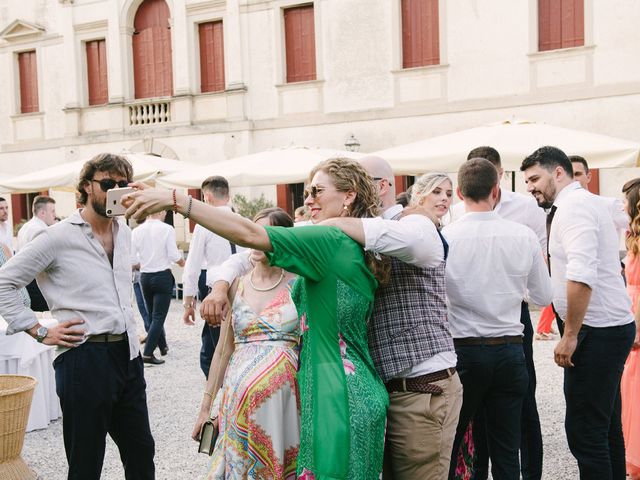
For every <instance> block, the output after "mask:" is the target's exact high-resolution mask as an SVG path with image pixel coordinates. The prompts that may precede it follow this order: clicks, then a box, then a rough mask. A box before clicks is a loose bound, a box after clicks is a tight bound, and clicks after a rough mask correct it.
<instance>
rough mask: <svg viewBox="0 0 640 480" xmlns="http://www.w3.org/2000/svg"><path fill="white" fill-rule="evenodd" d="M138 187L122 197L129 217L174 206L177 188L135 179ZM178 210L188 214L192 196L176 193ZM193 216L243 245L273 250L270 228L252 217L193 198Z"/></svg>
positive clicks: (264, 250) (205, 225)
mask: <svg viewBox="0 0 640 480" xmlns="http://www.w3.org/2000/svg"><path fill="white" fill-rule="evenodd" d="M130 186H132V187H134V188H136V189H137V190H136V191H135V192H133V193H131V194H129V195H125V196H123V197H122V204H123V205H124V206H125V207H127V211H126V214H125V215H126V217H127V218H134V219H139V218H143V217H146V216H147V215H150V214H152V213H155V212H159V211H161V210H172V209H173V208H174V205H173V192H174V191H173V190H159V189H156V188H149V187H147V186H146V185H144V184H142V183H132V184H130ZM175 199H176V206H177V211H178V213H180V214H182V215H185V214H187V210H188V209H189V201H190V200H189V196H188V195H184V194H181V193H177V192H176V195H175ZM188 215H189V218H190V219H191V220H193V221H194V222H196V223H198V224H199V225H202V226H203V227H204V228H206V229H207V230H211V231H212V232H213V233H215V234H217V235H220V236H221V237H224V238H226V239H227V240H230V241H231V242H233V243H235V244H237V245H241V246H243V247H248V248H253V249H256V250H261V251H263V252H269V251H271V250H272V247H271V241H270V240H269V236H268V235H267V231H266V230H265V229H264V228H263V227H262V226H260V225H256V224H255V223H253V222H252V221H250V220H249V219H246V218H244V217H241V216H240V215H237V214H235V213H233V212H229V211H227V210H225V209H222V208H216V207H212V206H211V205H207V204H206V203H203V202H201V201H199V200H195V199H192V200H191V210H190V211H189V212H188Z"/></svg>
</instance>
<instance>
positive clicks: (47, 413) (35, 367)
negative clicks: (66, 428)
mask: <svg viewBox="0 0 640 480" xmlns="http://www.w3.org/2000/svg"><path fill="white" fill-rule="evenodd" d="M52 322H53V323H55V320H51V319H41V320H40V323H42V324H43V325H47V324H49V325H50V324H51V323H52ZM6 330H7V323H6V322H5V321H4V319H3V318H2V317H0V373H8V374H14V375H29V376H31V377H34V378H35V379H36V380H38V384H37V385H36V389H35V391H34V392H33V401H32V402H31V412H30V413H29V422H28V423H27V432H30V431H31V430H38V429H40V428H46V427H47V426H48V425H49V422H50V421H51V420H55V419H57V418H60V416H61V415H62V412H61V411H60V401H59V400H58V395H57V394H56V381H55V374H54V371H53V365H52V362H53V347H49V346H47V345H42V344H40V343H38V342H36V341H35V340H34V339H33V338H31V337H30V336H29V335H28V334H26V333H17V334H15V335H6V334H5V332H6Z"/></svg>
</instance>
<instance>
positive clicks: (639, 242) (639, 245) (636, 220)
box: [622, 178, 640, 255]
mask: <svg viewBox="0 0 640 480" xmlns="http://www.w3.org/2000/svg"><path fill="white" fill-rule="evenodd" d="M622 193H624V195H625V197H627V204H628V207H627V208H628V210H629V217H631V223H630V224H629V231H628V232H627V238H626V239H625V245H626V247H627V251H629V252H631V253H633V254H634V255H638V253H640V178H634V179H633V180H629V181H628V182H627V183H625V184H624V186H623V187H622Z"/></svg>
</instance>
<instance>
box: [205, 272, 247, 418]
mask: <svg viewBox="0 0 640 480" xmlns="http://www.w3.org/2000/svg"><path fill="white" fill-rule="evenodd" d="M239 283H240V279H237V278H236V279H235V281H234V282H233V283H232V284H231V288H230V289H229V293H228V297H229V311H228V312H227V315H226V316H225V318H224V321H225V322H229V323H227V330H226V331H225V335H224V337H223V338H220V339H219V340H218V342H220V341H221V342H222V351H221V352H220V359H223V358H224V354H225V351H226V349H227V339H228V338H229V332H232V334H233V324H232V323H231V321H232V318H231V317H232V312H233V300H234V299H235V298H236V291H237V290H238V284H239ZM220 328H222V327H220ZM221 370H222V362H218V365H216V373H215V376H214V379H215V380H214V382H215V384H216V385H218V384H219V385H220V387H222V383H223V380H224V379H220V378H219V377H220V371H221ZM218 380H220V383H218ZM219 389H220V388H218V390H219ZM217 393H218V392H217V391H216V395H217ZM213 400H215V396H214V398H213ZM214 403H215V402H214ZM212 406H213V405H212ZM209 417H211V418H217V416H216V417H212V416H211V412H209Z"/></svg>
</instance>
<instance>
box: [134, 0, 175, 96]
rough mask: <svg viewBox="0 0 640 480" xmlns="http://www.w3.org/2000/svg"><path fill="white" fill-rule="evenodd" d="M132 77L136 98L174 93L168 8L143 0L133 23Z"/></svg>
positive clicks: (161, 2)
mask: <svg viewBox="0 0 640 480" xmlns="http://www.w3.org/2000/svg"><path fill="white" fill-rule="evenodd" d="M133 26H134V29H135V31H134V33H133V77H134V88H135V97H136V98H150V97H165V96H170V95H171V93H172V91H173V67H172V62H171V30H170V22H169V7H168V6H167V3H166V2H165V1H164V0H144V2H142V4H141V5H140V7H139V8H138V11H137V12H136V16H135V19H134V21H133Z"/></svg>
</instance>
